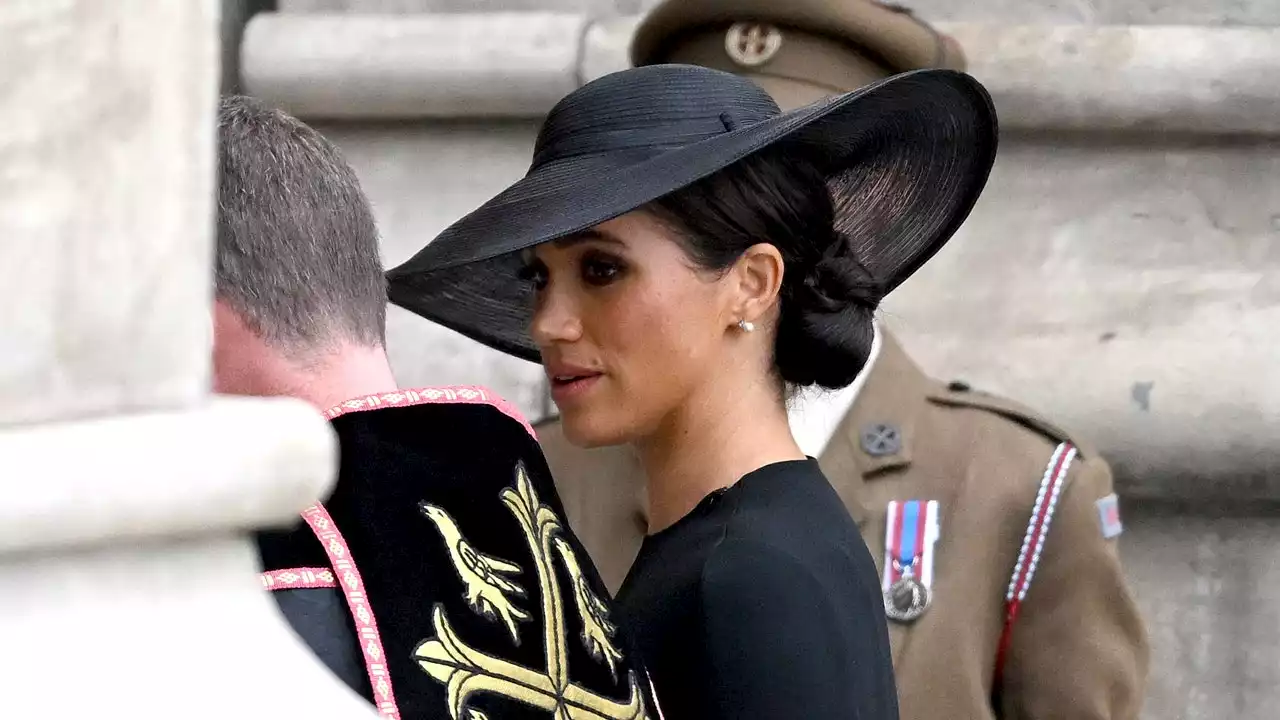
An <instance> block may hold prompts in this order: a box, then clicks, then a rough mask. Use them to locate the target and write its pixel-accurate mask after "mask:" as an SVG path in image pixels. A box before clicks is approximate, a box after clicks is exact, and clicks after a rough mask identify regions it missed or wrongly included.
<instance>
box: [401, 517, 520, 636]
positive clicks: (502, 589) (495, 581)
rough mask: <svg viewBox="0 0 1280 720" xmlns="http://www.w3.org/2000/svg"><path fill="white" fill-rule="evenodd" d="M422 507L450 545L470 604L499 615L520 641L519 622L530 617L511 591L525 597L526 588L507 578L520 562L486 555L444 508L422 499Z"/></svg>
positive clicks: (486, 614) (492, 617) (487, 614)
mask: <svg viewBox="0 0 1280 720" xmlns="http://www.w3.org/2000/svg"><path fill="white" fill-rule="evenodd" d="M419 509H420V510H421V511H422V514H423V515H426V516H427V518H428V519H429V520H431V522H432V523H433V524H434V525H435V526H436V530H437V531H439V533H440V537H441V538H443V539H444V544H445V547H447V548H448V549H449V558H450V559H451V560H452V561H453V569H454V570H455V571H456V572H457V573H458V578H459V579H461V580H462V584H463V585H465V586H466V590H465V591H464V592H463V598H464V599H465V600H466V601H467V605H468V606H470V607H471V609H472V610H474V611H475V612H476V613H477V614H479V615H481V616H483V617H485V618H488V619H489V620H494V621H496V620H497V619H498V618H499V617H501V618H502V622H503V623H505V624H506V626H507V629H508V630H510V631H511V641H512V642H514V643H515V644H516V645H519V644H520V633H519V630H518V629H517V627H516V623H517V622H519V621H523V620H528V619H529V617H530V616H529V613H527V612H525V611H524V610H521V609H520V608H518V607H516V606H515V605H514V604H513V603H512V601H511V598H510V597H508V595H511V596H515V597H524V596H525V591H524V588H522V587H520V586H519V585H517V584H516V583H515V582H513V581H511V580H509V579H507V578H506V577H504V576H506V575H518V574H519V573H520V572H521V570H520V566H519V565H516V564H515V563H512V562H507V561H506V560H503V559H501V558H496V557H494V556H492V555H485V554H483V553H481V552H479V551H478V550H476V549H475V547H474V546H472V544H471V543H470V542H468V541H467V539H466V538H464V537H463V536H462V531H461V530H459V529H458V524H457V523H456V522H454V520H453V518H452V517H450V516H449V513H447V512H445V511H444V510H443V509H441V508H439V507H437V506H435V505H430V504H428V503H422V504H420V505H419Z"/></svg>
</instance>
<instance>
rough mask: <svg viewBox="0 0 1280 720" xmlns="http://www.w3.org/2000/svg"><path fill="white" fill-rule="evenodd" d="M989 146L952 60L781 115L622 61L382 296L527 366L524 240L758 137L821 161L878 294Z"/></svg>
mask: <svg viewBox="0 0 1280 720" xmlns="http://www.w3.org/2000/svg"><path fill="white" fill-rule="evenodd" d="M996 141H997V125H996V114H995V108H994V106H993V105H992V103H991V97H990V96H989V95H988V94H987V92H986V90H985V89H984V88H983V87H982V85H980V84H979V83H978V81H977V80H974V79H973V78H972V77H970V76H969V75H966V74H964V73H960V72H955V71H951V70H920V71H916V72H910V73H904V74H902V75H897V76H895V77H892V78H890V79H887V80H884V81H881V82H878V83H875V84H872V85H868V86H866V87H863V88H860V89H859V90H857V91H854V92H852V93H848V94H845V95H838V96H835V97H832V98H828V99H825V100H822V101H820V102H817V103H815V104H813V105H809V106H807V107H803V108H799V109H796V110H793V111H790V112H786V113H783V112H781V111H780V110H779V109H778V106H777V104H776V103H775V102H774V101H773V99H772V98H770V97H769V95H768V94H766V93H765V92H764V90H762V89H760V87H759V86H757V85H756V84H754V83H752V82H751V81H750V80H747V79H745V78H742V77H739V76H737V75H734V74H731V73H726V72H721V71H719V70H711V69H708V68H703V67H697V66H693V65H649V66H645V67H639V68H633V69H631V70H624V71H621V72H617V73H613V74H611V75H606V76H605V77H602V78H600V79H598V80H595V81H593V82H590V83H588V84H586V85H584V86H583V87H581V88H579V89H578V90H576V91H574V92H573V93H571V94H570V95H568V96H567V97H565V98H564V99H563V100H561V101H560V102H559V103H558V104H557V105H556V106H555V107H554V108H553V109H552V110H551V112H550V114H549V115H548V116H547V119H546V121H545V122H544V123H543V126H542V129H541V131H540V132H539V133H538V139H537V142H536V144H535V146H534V156H533V163H532V165H531V167H530V168H529V172H528V173H527V174H526V175H525V177H524V178H523V179H521V180H520V181H518V182H516V183H515V184H513V185H512V186H511V187H509V188H507V189H506V190H504V191H503V192H502V193H500V194H499V195H498V196H497V197H495V198H493V199H492V200H490V201H488V202H486V203H485V204H483V205H481V206H480V207H479V208H477V209H476V210H475V211H473V212H471V213H470V214H468V215H467V216H465V217H463V218H462V219H461V220H459V221H458V222H456V223H454V224H453V225H451V226H450V227H449V228H448V229H446V230H445V231H444V232H443V233H441V234H440V236H439V237H437V238H436V239H435V240H434V241H432V242H431V244H429V245H427V246H426V247H425V248H423V249H422V250H421V251H420V252H418V254H417V255H414V256H413V257H412V258H411V259H409V260H408V261H407V262H405V263H404V264H402V265H400V266H399V267H396V268H394V269H393V270H391V271H390V272H389V273H387V279H388V281H389V297H390V300H391V302H393V303H395V304H396V305H399V306H401V307H403V308H405V309H407V310H410V311H412V312H414V313H417V314H418V315H421V316H423V317H425V318H427V319H429V320H432V321H434V322H437V323H439V324H441V325H444V326H445V327H448V328H451V329H453V330H456V331H458V332H460V333H462V334H463V335H466V336H468V337H470V338H472V339H474V340H477V341H479V342H482V343H484V344H486V345H488V346H490V347H493V348H495V349H497V350H501V351H502V352H505V353H509V354H511V355H515V356H516V357H520V358H523V359H525V360H530V361H532V362H538V361H539V353H538V349H537V347H536V346H535V345H534V343H533V340H532V339H531V338H530V336H529V332H528V329H529V322H530V318H531V315H532V311H533V287H532V286H531V284H529V283H528V282H525V281H522V280H521V279H520V278H519V273H520V269H521V267H522V263H523V259H522V258H521V257H520V255H521V254H520V251H521V250H524V249H526V248H531V247H534V246H536V245H540V244H542V243H545V242H550V241H553V240H558V239H560V238H564V237H566V236H569V235H572V234H574V233H577V232H581V231H583V230H586V229H588V228H591V227H593V226H595V225H598V224H600V223H602V222H605V221H607V220H611V219H613V218H616V217H618V216H620V215H624V214H626V213H628V212H631V211H632V210H636V209H638V208H640V207H642V206H644V205H646V204H648V203H650V202H652V201H654V200H657V199H658V198H661V197H663V196H665V195H668V194H670V193H672V192H675V191H677V190H680V189H681V188H684V187H686V186H688V185H690V184H693V183H695V182H697V181H698V180H701V179H702V178H705V177H707V176H709V175H712V174H713V173H715V172H716V171H718V170H721V169H723V168H725V167H727V166H729V165H732V164H733V163H735V162H737V161H739V160H742V159H743V158H745V157H747V156H749V155H751V154H752V153H755V152H757V151H760V150H762V149H764V148H777V149H785V150H786V151H787V152H795V153H797V154H800V155H803V156H805V157H808V158H811V159H812V160H813V162H815V163H817V164H818V166H819V167H820V168H821V169H822V171H823V172H824V173H825V174H826V176H827V181H828V186H829V188H830V190H831V193H832V198H833V199H834V202H835V207H836V226H837V229H838V230H840V231H842V232H844V233H845V234H846V235H847V237H849V239H850V241H851V242H852V244H853V246H854V248H855V250H856V251H857V253H858V259H859V260H860V261H861V262H862V264H863V265H864V266H865V267H866V268H867V271H868V272H869V273H870V274H871V275H872V276H873V277H874V278H875V279H876V280H877V281H878V282H879V283H881V285H882V287H883V289H884V292H886V293H887V292H888V291H889V290H892V289H893V288H895V287H897V286H898V285H899V284H901V283H902V281H903V280H905V279H907V277H908V276H910V275H911V273H913V272H915V271H916V269H918V268H919V267H920V266H921V265H922V264H923V263H924V262H925V261H926V260H928V259H929V258H930V257H932V256H933V255H934V254H935V253H936V252H937V251H938V250H939V249H940V248H941V247H942V246H943V244H945V243H946V241H947V240H948V239H949V238H950V237H951V236H952V234H954V233H955V231H956V229H957V228H959V227H960V225H961V223H963V222H964V220H965V218H966V217H967V216H968V215H969V211H970V210H971V209H972V207H973V205H974V203H975V202H976V201H977V199H978V196H979V195H980V194H981V192H982V189H983V187H984V186H985V185H986V182H987V176H988V175H989V174H990V172H991V166H992V164H993V163H994V162H995V155H996Z"/></svg>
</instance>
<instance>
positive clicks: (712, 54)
mask: <svg viewBox="0 0 1280 720" xmlns="http://www.w3.org/2000/svg"><path fill="white" fill-rule="evenodd" d="M632 50H633V52H632V56H633V61H634V62H636V63H637V64H647V63H653V62H685V63H695V64H701V65H706V66H710V67H715V68H718V69H723V70H729V71H733V72H739V73H741V74H744V75H747V76H749V77H751V78H752V79H754V80H755V81H757V82H759V83H760V84H761V85H762V86H764V88H765V89H766V90H768V91H769V92H770V94H772V95H773V96H774V97H775V98H776V99H777V100H778V102H779V104H780V105H782V106H783V107H784V108H786V107H794V106H797V105H800V104H803V103H806V102H810V101H813V100H816V99H818V98H820V97H821V96H823V95H825V94H830V93H833V92H838V91H844V90H851V89H854V88H856V87H858V86H859V85H862V84H865V83H867V82H871V81H874V80H875V79H877V78H878V77H882V76H886V75H888V74H891V73H892V72H896V71H905V70H909V69H914V68H918V67H951V68H955V69H962V68H963V65H964V56H963V54H962V53H961V52H960V49H959V47H958V46H957V45H956V44H955V43H954V41H952V40H951V39H950V38H947V37H945V36H943V35H941V34H939V33H937V32H935V31H934V30H932V28H930V27H929V26H927V25H925V24H924V23H922V22H920V21H919V20H917V19H915V18H914V17H912V16H911V15H910V14H909V13H907V12H904V11H902V10H901V9H888V8H885V7H884V6H880V5H877V4H875V3H872V2H869V1H867V0H790V2H787V3H779V2H775V1H774V0H669V2H667V3H665V4H663V5H660V6H659V7H658V8H656V9H655V10H654V12H653V13H652V14H651V15H650V16H649V17H648V18H647V19H646V21H645V22H644V23H643V24H642V25H641V27H640V29H639V31H638V32H637V35H636V39H635V42H634V45H633V48H632ZM881 330H882V331H883V330H884V329H883V328H881ZM882 343H883V344H882V347H881V350H880V355H879V357H878V358H877V359H876V361H875V364H874V365H873V366H872V367H871V369H870V371H869V374H868V376H867V379H866V384H865V385H864V386H863V388H862V390H861V392H860V394H859V395H858V398H857V400H856V402H855V403H854V406H853V408H852V409H851V410H850V412H849V414H848V415H847V416H846V417H845V418H844V420H843V422H842V423H841V425H840V427H839V428H838V430H837V431H836V433H835V435H834V436H833V438H832V439H831V441H830V443H829V444H828V445H827V447H826V450H825V452H824V453H823V455H822V457H821V458H820V462H821V465H822V467H823V469H824V471H825V472H826V474H827V477H828V478H829V479H830V480H831V482H832V484H833V485H834V486H835V488H836V490H837V492H838V493H839V495H840V497H841V499H842V500H843V501H844V503H845V505H846V506H847V508H848V510H849V512H850V514H851V515H852V516H853V518H854V519H855V520H856V521H857V522H858V525H859V527H860V528H861V530H862V534H863V538H864V539H865V540H866V542H867V545H868V546H869V547H870V548H871V551H872V554H873V556H874V557H876V559H877V562H878V563H879V564H880V571H881V572H884V567H883V565H884V563H885V545H886V524H887V517H888V514H887V508H888V505H889V503H890V502H891V501H907V500H920V501H930V500H932V501H937V503H938V508H939V511H940V512H939V515H940V537H939V539H938V540H937V542H936V543H935V545H934V558H933V578H932V587H931V599H930V602H929V604H928V606H927V608H926V609H925V611H924V613H923V614H922V615H920V616H919V617H918V618H916V619H914V620H913V621H910V622H902V623H900V622H891V624H890V640H891V643H892V648H893V654H894V668H895V674H896V677H897V682H898V690H899V698H900V708H901V717H902V718H903V720H938V719H940V718H946V719H948V720H951V719H955V720H966V719H974V720H978V719H983V718H1004V719H1005V720H1023V719H1025V720H1045V719H1047V718H1055V719H1062V720H1132V719H1133V718H1136V717H1137V716H1138V713H1139V709H1140V706H1141V701H1142V696H1143V692H1144V689H1145V682H1146V675H1147V666H1148V646H1147V640H1146V633H1145V629H1144V627H1143V624H1142V621H1141V618H1140V617H1139V615H1138V611H1137V608H1136V606H1135V604H1134V602H1133V599H1132V597H1131V595H1130V593H1129V591H1128V589H1127V587H1126V584H1125V581H1124V576H1123V573H1122V570H1121V567H1120V560H1119V557H1118V555H1117V551H1116V537H1115V536H1116V535H1117V534H1118V532H1119V525H1118V513H1117V511H1116V509H1115V505H1114V495H1113V492H1112V481H1111V473H1110V470H1109V468H1108V466H1107V464H1106V462H1105V461H1104V460H1103V459H1102V458H1100V457H1098V455H1097V454H1096V453H1095V451H1094V450H1093V449H1092V448H1091V447H1090V446H1088V445H1087V444H1085V443H1084V442H1083V441H1081V440H1080V439H1079V438H1076V437H1073V436H1071V435H1069V434H1068V433H1067V432H1065V431H1063V430H1062V429H1060V428H1058V427H1057V426H1056V425H1054V424H1053V423H1051V422H1049V421H1048V420H1046V419H1044V418H1043V417H1040V416H1039V415H1037V414H1035V413H1033V412H1031V411H1029V410H1027V409H1026V408H1023V407H1021V406H1019V405H1017V404H1015V403H1012V402H1009V401H1007V400H1004V399H1001V398H998V397H995V396H991V395H988V394H985V393H981V392H977V391H974V390H972V389H969V388H968V387H967V386H965V385H963V384H960V383H952V384H950V385H943V384H940V383H938V382H935V381H933V380H931V379H929V378H928V377H927V376H925V375H924V374H923V373H922V372H921V371H920V370H919V369H918V368H917V367H916V366H915V365H914V363H912V361H911V360H910V358H909V357H908V356H907V354H906V353H905V352H904V351H903V349H902V347H901V346H900V345H899V344H898V342H897V341H896V340H895V339H894V337H893V336H892V333H890V332H887V331H885V332H882ZM537 430H538V433H539V437H540V439H541V441H542V444H543V447H544V449H545V452H546V455H547V459H548V462H549V463H550V465H551V468H552V470H553V473H554V475H555V478H556V482H557V484H558V485H559V486H560V490H561V494H562V496H563V498H564V502H565V506H566V512H567V513H568V515H569V519H570V522H571V523H572V524H573V526H574V528H575V530H576V531H577V532H578V534H579V536H580V537H581V538H582V540H583V542H584V544H585V545H586V547H587V549H588V551H589V552H590V553H591V555H592V557H593V559H594V560H595V561H596V564H597V566H598V567H599V569H600V572H601V574H602V576H603V577H604V580H605V582H606V583H607V584H608V585H609V587H610V588H611V589H614V590H616V589H617V588H618V587H619V585H620V584H621V582H622V580H623V578H624V576H625V574H626V571H627V568H628V567H629V566H630V564H631V562H632V560H633V559H634V557H635V555H636V552H637V551H638V549H639V547H640V542H641V539H642V538H643V535H644V532H645V527H646V524H645V515H644V508H645V501H644V487H643V480H642V477H641V471H640V467H639V464H638V460H637V459H636V457H635V456H634V454H633V453H632V451H631V450H630V449H628V448H607V449H599V450H580V449H577V448H573V447H571V446H569V445H568V444H567V443H566V442H565V440H564V436H563V434H562V433H561V431H560V427H559V424H558V422H556V421H555V420H550V421H547V422H544V423H542V424H540V425H539V426H538V428H537ZM1072 448H1074V450H1075V453H1074V455H1073V456H1071V457H1067V458H1066V459H1067V460H1072V458H1073V461H1071V462H1070V463H1069V464H1067V463H1066V462H1064V461H1063V453H1065V452H1067V451H1068V450H1070V449H1072ZM1059 450H1061V451H1062V452H1059ZM1055 468H1056V469H1057V470H1064V468H1065V470H1064V471H1063V472H1061V473H1060V475H1055ZM1051 481H1052V482H1051ZM1055 483H1057V484H1055ZM1042 487H1049V488H1051V489H1052V488H1053V487H1056V488H1057V492H1056V493H1055V492H1052V490H1051V491H1050V492H1049V493H1047V494H1046V495H1045V497H1041V494H1042V493H1041V488H1042ZM1033 516H1034V518H1037V519H1038V522H1037V523H1035V524H1034V527H1038V528H1040V530H1037V531H1034V532H1033V531H1031V530H1029V527H1031V526H1033ZM1046 516H1047V519H1046ZM1050 521H1051V522H1050ZM1046 526H1047V528H1046ZM1041 535H1043V539H1040V536H1041ZM1030 570H1034V574H1030ZM1028 575H1030V578H1029V586H1028V587H1025V588H1023V589H1024V592H1025V596H1024V597H1023V598H1022V601H1021V603H1020V604H1019V605H1018V607H1017V613H1016V617H1015V618H1014V619H1013V620H1012V622H1009V617H1008V615H1009V608H1010V605H1009V602H1008V600H1007V598H1008V596H1009V595H1010V594H1011V590H1010V586H1011V584H1015V583H1011V580H1012V579H1013V578H1014V577H1015V576H1017V577H1020V578H1021V579H1022V580H1021V582H1022V583H1023V584H1026V583H1027V582H1028V581H1027V576H1028ZM1019 587H1020V588H1021V587H1022V585H1019ZM1012 594H1013V595H1014V596H1015V597H1016V596H1017V594H1018V593H1017V592H1013V593H1012ZM1002 639H1003V641H1004V642H1003V644H1004V647H1003V649H1002V648H1001V645H1002ZM997 656H1000V657H1001V663H1000V664H1001V669H1000V671H999V673H998V675H999V678H1000V680H999V682H998V683H997V682H996V676H997V668H996V665H997Z"/></svg>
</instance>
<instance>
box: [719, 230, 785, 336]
mask: <svg viewBox="0 0 1280 720" xmlns="http://www.w3.org/2000/svg"><path fill="white" fill-rule="evenodd" d="M785 267H786V264H785V263H784V262H783V261H782V253H780V252H778V248H776V247H774V246H773V245H770V244H769V243H759V244H756V245H752V246H751V247H749V248H747V250H746V252H744V253H742V257H740V258H738V261H737V262H736V263H734V266H733V270H732V271H731V273H732V274H733V276H734V278H735V279H736V281H737V282H736V283H735V291H736V293H737V297H736V298H735V302H734V303H733V307H734V310H735V311H736V312H737V313H738V315H737V317H736V318H733V322H737V321H738V320H744V321H746V322H749V323H758V322H760V321H762V320H765V319H768V317H769V315H770V312H771V311H772V310H773V308H774V307H775V306H777V304H778V293H779V292H780V291H781V290H782V274H783V271H784V269H785Z"/></svg>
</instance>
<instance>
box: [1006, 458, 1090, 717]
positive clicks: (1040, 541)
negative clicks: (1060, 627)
mask: <svg viewBox="0 0 1280 720" xmlns="http://www.w3.org/2000/svg"><path fill="white" fill-rule="evenodd" d="M1077 454H1078V453H1077V450H1076V447H1075V445H1073V444H1072V443H1069V442H1064V443H1062V444H1060V445H1058V447H1057V449H1055V450H1054V451H1053V456H1052V457H1050V458H1049V464H1048V465H1046V466H1045V469H1044V475H1043V476H1042V477H1041V478H1040V491H1039V492H1037V493H1036V501H1035V504H1034V505H1033V507H1032V509H1031V519H1030V521H1029V522H1028V523H1027V532H1026V534H1025V535H1024V536H1023V538H1022V549H1021V550H1020V551H1019V552H1018V561H1017V562H1016V563H1014V566H1013V574H1012V576H1011V577H1010V578H1009V589H1008V591H1007V592H1006V593H1005V616H1004V629H1003V630H1002V631H1001V633H1000V643H999V645H997V649H996V663H995V673H994V678H993V680H992V683H991V687H992V689H993V694H997V695H998V694H999V692H1000V684H1001V680H1002V679H1003V676H1004V663H1005V657H1006V656H1007V654H1008V651H1009V645H1010V643H1011V642H1012V639H1013V626H1014V623H1015V621H1016V620H1017V618H1018V610H1019V608H1021V606H1022V601H1023V599H1024V598H1026V596H1027V589H1028V588H1030V587H1031V580H1032V578H1033V577H1034V576H1035V573H1036V566H1037V565H1038V564H1039V563H1040V554H1041V552H1043V551H1044V542H1045V539H1046V538H1048V536H1049V526H1050V525H1051V524H1052V522H1053V513H1054V511H1055V510H1057V508H1058V499H1059V498H1060V497H1061V496H1062V490H1063V487H1064V486H1065V485H1066V478H1067V471H1068V470H1070V469H1071V463H1072V462H1073V461H1074V460H1075V459H1076V455H1077Z"/></svg>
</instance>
